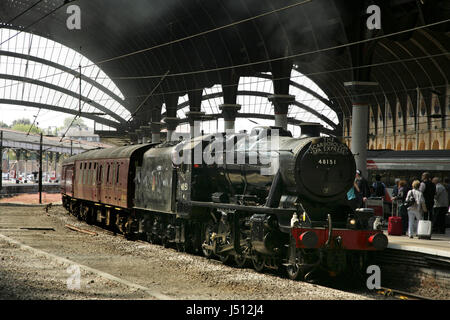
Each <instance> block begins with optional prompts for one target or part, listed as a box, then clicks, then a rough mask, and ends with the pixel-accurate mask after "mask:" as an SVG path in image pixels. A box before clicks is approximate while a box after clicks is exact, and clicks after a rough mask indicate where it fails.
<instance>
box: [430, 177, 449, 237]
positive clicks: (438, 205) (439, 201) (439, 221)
mask: <svg viewBox="0 0 450 320" xmlns="http://www.w3.org/2000/svg"><path fill="white" fill-rule="evenodd" d="M432 182H433V183H434V184H435V185H436V194H435V196H434V207H433V231H434V232H436V233H441V234H445V214H446V213H447V211H448V193H447V190H446V189H445V187H444V186H443V185H442V184H441V181H440V179H439V178H438V177H434V178H433V180H432Z"/></svg>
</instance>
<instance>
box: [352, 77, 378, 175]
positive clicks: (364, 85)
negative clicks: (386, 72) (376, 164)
mask: <svg viewBox="0 0 450 320" xmlns="http://www.w3.org/2000/svg"><path fill="white" fill-rule="evenodd" d="M344 86H345V87H346V88H347V90H348V91H349V92H350V95H351V101H352V132H351V137H352V138H351V139H352V141H351V151H352V153H353V155H354V157H355V162H356V168H357V169H359V170H361V173H362V175H363V176H364V177H365V178H367V132H368V128H367V127H368V121H369V98H370V95H371V93H372V92H373V90H374V89H375V88H376V87H377V86H378V83H377V82H365V81H351V82H345V83H344Z"/></svg>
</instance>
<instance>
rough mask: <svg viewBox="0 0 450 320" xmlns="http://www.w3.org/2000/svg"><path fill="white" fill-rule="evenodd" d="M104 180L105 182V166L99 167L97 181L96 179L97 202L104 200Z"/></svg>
mask: <svg viewBox="0 0 450 320" xmlns="http://www.w3.org/2000/svg"><path fill="white" fill-rule="evenodd" d="M102 180H103V165H102V164H100V163H99V164H98V165H97V179H96V184H97V185H96V188H95V200H97V202H100V201H101V200H102V192H101V190H102Z"/></svg>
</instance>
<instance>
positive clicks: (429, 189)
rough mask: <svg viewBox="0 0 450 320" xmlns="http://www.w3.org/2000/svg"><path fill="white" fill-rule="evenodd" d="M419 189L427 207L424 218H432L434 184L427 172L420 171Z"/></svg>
mask: <svg viewBox="0 0 450 320" xmlns="http://www.w3.org/2000/svg"><path fill="white" fill-rule="evenodd" d="M419 190H420V191H421V192H422V194H423V197H424V199H425V206H426V207H427V211H428V217H427V216H426V215H425V216H424V219H425V220H430V221H432V220H433V206H434V196H435V194H436V185H435V184H434V183H433V182H432V181H431V175H430V173H429V172H424V173H422V183H421V184H420V187H419Z"/></svg>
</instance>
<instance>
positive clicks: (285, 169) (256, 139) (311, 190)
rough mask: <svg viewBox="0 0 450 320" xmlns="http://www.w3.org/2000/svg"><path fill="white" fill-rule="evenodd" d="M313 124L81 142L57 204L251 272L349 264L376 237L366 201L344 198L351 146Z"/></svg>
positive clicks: (377, 241)
mask: <svg viewBox="0 0 450 320" xmlns="http://www.w3.org/2000/svg"><path fill="white" fill-rule="evenodd" d="M319 130H320V125H319V124H315V123H305V124H303V125H302V136H301V137H300V138H292V135H291V134H290V132H289V131H285V130H283V129H281V128H279V127H256V128H254V129H253V130H252V132H251V133H250V134H243V133H237V134H227V135H225V134H216V135H205V136H200V137H196V138H193V139H190V140H180V141H169V142H162V143H152V144H140V145H131V146H124V147H117V148H110V149H102V150H93V151H87V152H85V153H82V154H79V155H76V156H73V157H70V158H68V159H67V160H65V161H64V163H63V169H62V183H61V188H62V191H61V192H62V199H63V205H64V207H65V208H66V209H67V210H68V211H69V212H70V213H72V214H74V215H75V216H77V217H78V218H79V219H80V220H85V221H87V222H88V223H96V224H100V225H101V226H103V227H105V228H109V229H113V230H118V231H120V232H122V233H123V234H124V235H125V236H126V237H127V238H130V239H133V238H141V239H145V240H148V241H150V242H152V243H162V244H163V245H164V246H169V245H171V244H174V245H176V247H177V249H178V250H180V251H185V250H187V251H191V252H202V253H203V254H204V255H205V256H206V257H213V256H216V257H218V258H220V260H222V262H224V263H225V262H227V261H228V260H229V259H230V258H233V259H234V262H235V263H236V265H237V266H239V267H242V266H244V265H245V264H246V262H247V261H251V262H252V264H253V267H254V268H255V269H256V270H257V271H262V270H263V269H264V268H265V267H267V268H279V267H281V266H284V267H285V269H286V271H287V274H288V276H289V277H290V278H291V279H297V278H305V277H306V278H308V277H309V275H310V274H311V273H312V272H313V271H314V270H317V269H323V270H326V271H328V272H329V273H334V274H337V273H342V272H344V271H349V270H351V271H352V272H353V271H361V268H363V266H364V265H365V263H366V259H367V252H368V251H373V250H382V249H384V248H385V247H386V246H387V237H386V236H385V235H384V234H383V233H382V231H381V230H373V225H374V224H373V217H371V216H372V215H373V214H371V213H370V210H356V211H354V210H352V208H351V207H350V206H349V203H348V201H347V197H346V195H347V192H348V191H349V189H350V188H351V187H352V185H353V180H354V175H355V170H356V168H355V161H354V158H353V155H352V153H351V151H350V150H349V149H348V147H347V146H346V145H345V144H343V143H342V142H340V141H339V140H338V139H336V138H333V137H320V131H319ZM276 133H278V135H277V134H276ZM199 150H200V153H199V152H198V151H199ZM198 155H200V157H199V156H198ZM205 155H208V156H209V158H208V157H205ZM211 159H213V160H214V161H211ZM230 159H231V160H230ZM368 211H369V212H368Z"/></svg>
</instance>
